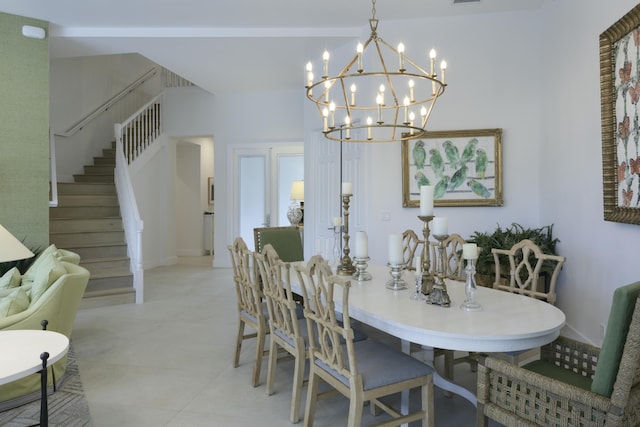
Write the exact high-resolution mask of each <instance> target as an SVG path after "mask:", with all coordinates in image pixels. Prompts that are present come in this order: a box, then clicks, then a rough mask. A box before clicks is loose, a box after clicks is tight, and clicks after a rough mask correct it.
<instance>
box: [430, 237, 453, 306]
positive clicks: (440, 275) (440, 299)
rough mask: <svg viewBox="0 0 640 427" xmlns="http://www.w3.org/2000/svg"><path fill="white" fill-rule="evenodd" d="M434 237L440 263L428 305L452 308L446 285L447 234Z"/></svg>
mask: <svg viewBox="0 0 640 427" xmlns="http://www.w3.org/2000/svg"><path fill="white" fill-rule="evenodd" d="M433 237H434V238H435V239H436V240H437V241H438V263H437V269H436V276H435V280H434V283H433V289H432V290H431V293H430V294H429V295H428V296H427V300H426V301H427V304H433V305H439V306H441V307H450V306H451V299H450V298H449V294H448V293H447V285H446V284H445V283H444V276H445V271H446V268H445V247H444V241H445V240H446V238H447V237H449V236H448V235H447V234H434V235H433Z"/></svg>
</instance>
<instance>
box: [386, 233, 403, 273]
mask: <svg viewBox="0 0 640 427" xmlns="http://www.w3.org/2000/svg"><path fill="white" fill-rule="evenodd" d="M389 264H391V265H401V264H402V234H390V235H389Z"/></svg>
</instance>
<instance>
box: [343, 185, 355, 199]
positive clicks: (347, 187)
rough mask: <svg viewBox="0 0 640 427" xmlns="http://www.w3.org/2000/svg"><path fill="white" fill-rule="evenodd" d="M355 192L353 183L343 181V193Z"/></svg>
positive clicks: (344, 194)
mask: <svg viewBox="0 0 640 427" xmlns="http://www.w3.org/2000/svg"><path fill="white" fill-rule="evenodd" d="M351 194H353V183H351V182H343V183H342V195H343V196H346V195H351Z"/></svg>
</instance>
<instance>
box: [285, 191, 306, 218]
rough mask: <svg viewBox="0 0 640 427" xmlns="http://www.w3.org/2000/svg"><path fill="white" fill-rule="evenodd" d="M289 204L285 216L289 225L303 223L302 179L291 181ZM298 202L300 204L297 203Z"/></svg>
mask: <svg viewBox="0 0 640 427" xmlns="http://www.w3.org/2000/svg"><path fill="white" fill-rule="evenodd" d="M290 199H291V200H292V202H291V206H289V210H288V211H287V218H288V219H289V222H290V223H291V225H298V224H300V225H303V223H304V181H293V183H291V197H290ZM298 202H300V205H298Z"/></svg>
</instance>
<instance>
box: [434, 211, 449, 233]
mask: <svg viewBox="0 0 640 427" xmlns="http://www.w3.org/2000/svg"><path fill="white" fill-rule="evenodd" d="M448 234H449V219H448V218H447V217H444V216H437V217H435V218H433V235H434V236H446V235H448Z"/></svg>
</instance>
